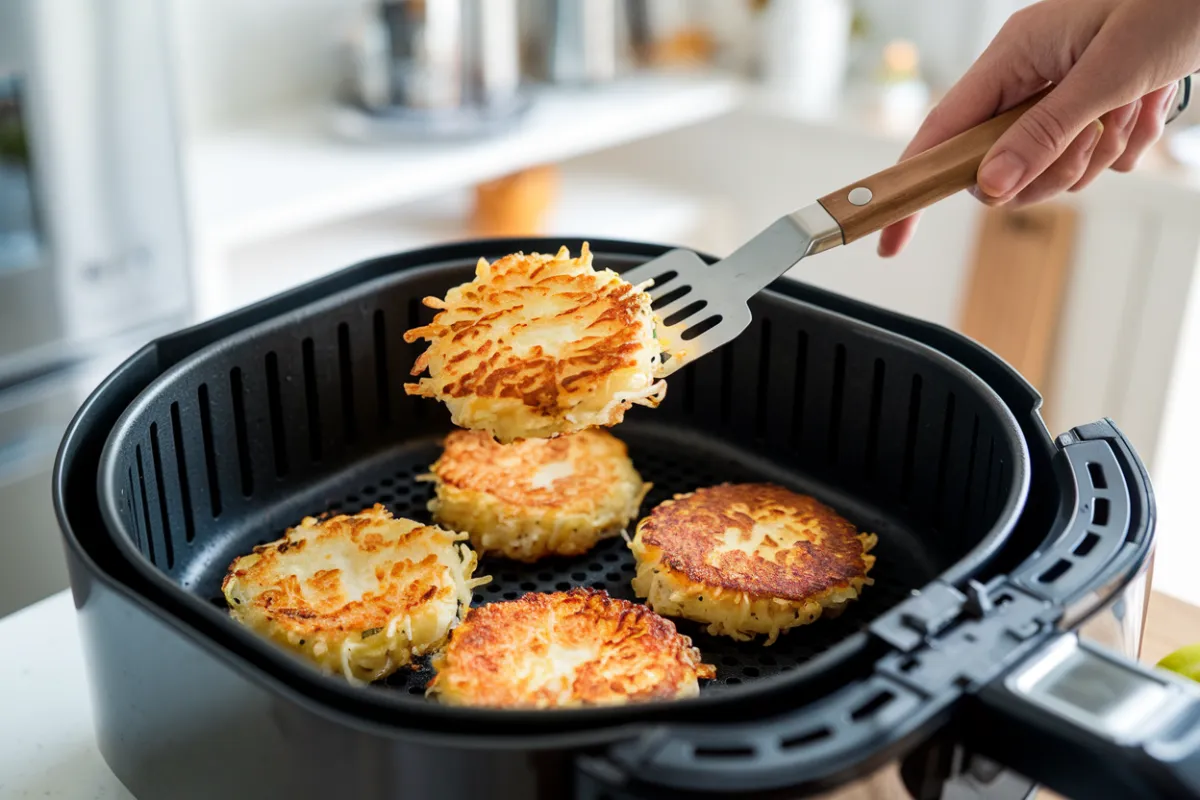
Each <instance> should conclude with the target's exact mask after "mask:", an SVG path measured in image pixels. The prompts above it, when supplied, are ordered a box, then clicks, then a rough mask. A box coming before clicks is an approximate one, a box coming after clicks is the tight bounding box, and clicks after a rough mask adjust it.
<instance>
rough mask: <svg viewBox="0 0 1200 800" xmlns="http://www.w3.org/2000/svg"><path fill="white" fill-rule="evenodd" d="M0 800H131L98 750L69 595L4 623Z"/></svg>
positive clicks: (0, 631) (0, 625) (0, 636)
mask: <svg viewBox="0 0 1200 800" xmlns="http://www.w3.org/2000/svg"><path fill="white" fill-rule="evenodd" d="M0 653H3V654H4V656H3V657H2V658H0V800H18V798H26V797H28V798H38V799H39V800H58V799H59V798H61V799H62V800H130V798H132V797H133V795H132V794H130V793H129V791H128V790H127V789H126V788H125V787H124V786H123V785H122V784H121V782H120V781H118V780H117V778H116V776H115V775H113V774H112V771H111V770H109V768H108V765H107V764H105V763H104V759H103V758H102V757H101V756H100V751H99V750H97V749H96V738H95V733H94V732H93V730H92V700H91V697H90V696H89V694H88V692H89V689H88V685H87V678H86V677H85V667H84V662H83V652H82V650H81V648H80V642H79V623H78V621H77V620H76V618H75V606H74V603H73V601H72V599H71V593H70V592H68V591H64V592H59V593H58V594H56V595H52V596H51V597H48V598H46V599H45V600H42V601H41V602H39V603H35V604H34V605H32V606H29V607H28V608H25V609H22V610H21V611H18V612H16V613H15V614H11V615H9V616H7V617H4V618H3V619H0Z"/></svg>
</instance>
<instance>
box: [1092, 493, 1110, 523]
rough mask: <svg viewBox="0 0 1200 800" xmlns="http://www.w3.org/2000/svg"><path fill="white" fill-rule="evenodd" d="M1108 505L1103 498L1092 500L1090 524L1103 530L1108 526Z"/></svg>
mask: <svg viewBox="0 0 1200 800" xmlns="http://www.w3.org/2000/svg"><path fill="white" fill-rule="evenodd" d="M1108 513H1109V503H1108V500H1106V499H1105V498H1103V497H1096V498H1094V499H1093V500H1092V524H1093V525H1096V526H1097V527H1100V528H1103V527H1104V526H1105V525H1107V524H1108Z"/></svg>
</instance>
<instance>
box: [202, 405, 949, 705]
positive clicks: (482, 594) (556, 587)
mask: <svg viewBox="0 0 1200 800" xmlns="http://www.w3.org/2000/svg"><path fill="white" fill-rule="evenodd" d="M614 433H616V434H617V435H619V436H620V437H621V438H622V439H624V440H625V441H626V442H627V443H628V444H629V447H630V455H631V457H632V458H633V461H634V464H635V466H636V467H637V469H638V470H639V472H640V473H641V474H642V477H643V479H645V480H647V481H649V482H651V483H653V484H654V486H653V488H652V489H651V491H650V493H649V494H648V496H647V497H646V500H645V502H644V503H643V505H642V514H643V515H644V514H645V513H648V512H649V510H650V509H652V508H653V507H654V506H655V505H657V504H658V503H661V502H662V501H663V500H666V499H668V498H670V497H672V496H674V495H675V494H678V493H681V492H687V491H691V490H693V489H696V488H698V487H701V486H711V485H714V484H717V483H721V482H724V481H729V482H748V481H761V480H771V481H776V482H779V483H782V484H784V485H787V486H789V488H792V489H795V490H797V491H807V492H811V493H815V494H818V495H821V496H822V497H823V498H825V499H826V500H828V501H829V502H833V503H834V504H835V505H836V506H837V510H838V511H839V512H841V513H843V514H844V515H846V516H847V517H848V518H849V519H851V521H853V522H855V523H856V524H857V525H859V526H861V529H864V530H870V531H873V532H878V533H880V544H879V546H878V547H877V549H876V550H875V551H874V552H875V554H876V555H877V556H878V561H877V563H876V566H875V568H874V569H873V570H872V572H871V576H872V577H873V578H874V580H875V583H874V585H872V586H868V587H866V588H865V589H864V591H863V594H862V596H861V598H860V599H859V600H858V601H857V602H855V603H852V604H851V605H850V608H849V610H848V611H846V612H845V613H844V614H843V615H842V616H841V617H839V618H837V619H822V620H818V621H817V622H816V623H814V624H812V625H807V626H804V627H801V628H797V629H794V630H792V631H791V632H790V633H787V634H785V635H784V636H782V637H780V638H779V640H777V641H776V642H775V643H774V644H773V645H771V646H770V647H763V646H762V644H761V642H762V641H764V640H763V639H761V638H760V639H759V640H758V642H756V643H742V642H736V641H734V640H733V639H730V638H727V637H722V636H709V635H708V634H707V633H705V632H704V628H703V626H701V625H697V624H694V623H691V622H688V621H686V620H677V621H676V624H677V626H678V628H679V629H680V630H681V631H682V632H684V633H686V634H687V635H688V636H690V637H692V640H693V643H694V644H695V645H696V646H697V647H698V648H700V651H701V653H703V655H704V658H705V661H706V662H707V663H710V664H714V665H715V666H716V667H717V678H716V680H714V681H711V682H707V683H706V684H705V686H704V687H703V690H705V691H708V690H712V689H714V688H717V687H720V686H736V685H738V684H741V683H742V682H744V681H749V680H753V679H755V678H760V677H766V676H769V675H774V674H776V673H778V672H781V671H786V670H789V669H792V668H794V667H796V666H798V665H800V664H802V663H804V662H805V661H807V660H808V659H809V658H811V657H813V656H814V655H817V654H819V653H822V652H824V651H826V650H827V649H829V647H831V646H832V645H833V644H835V643H837V642H838V641H840V640H842V639H843V638H845V637H846V636H847V635H848V634H850V633H853V632H854V631H857V630H860V629H862V628H863V627H864V626H865V625H866V624H868V623H869V622H870V621H871V620H872V619H874V618H875V617H876V616H878V615H879V614H881V613H883V612H884V611H886V610H887V609H888V608H890V607H891V606H893V605H894V604H895V603H896V602H898V601H899V600H901V599H903V598H904V597H905V596H907V595H908V594H909V592H910V591H911V590H912V589H915V588H918V587H920V586H922V585H923V584H924V583H925V582H927V581H928V580H930V579H931V578H932V577H934V575H935V574H936V561H935V560H934V559H935V558H936V554H933V553H930V552H928V551H927V550H928V548H927V547H926V546H923V545H922V544H921V541H920V537H919V536H917V535H915V533H914V532H913V531H912V529H911V528H909V527H908V526H907V525H905V524H902V523H899V522H898V521H896V520H892V519H887V518H885V517H884V516H882V515H881V514H880V513H879V512H878V511H876V510H874V509H871V508H869V507H867V506H865V505H862V504H861V503H860V502H854V501H851V500H850V499H848V498H841V501H840V502H838V501H837V500H836V499H834V498H836V497H837V494H838V493H837V492H836V491H834V490H833V489H831V488H830V487H819V486H814V485H813V483H812V482H811V481H810V480H806V479H805V478H804V477H803V476H800V475H797V474H781V473H780V470H779V469H778V468H777V467H776V468H771V467H770V466H768V465H766V464H764V463H762V462H761V461H759V460H758V459H755V458H754V457H753V456H751V455H749V454H747V453H738V452H736V451H734V450H731V448H729V447H728V446H727V445H721V444H720V443H718V442H715V441H707V442H706V441H705V440H704V439H702V438H698V437H696V436H695V434H694V433H692V432H688V431H678V430H677V431H671V430H669V429H667V430H663V429H658V430H654V429H652V428H650V427H648V426H646V425H645V424H642V425H636V424H634V425H623V426H621V427H620V428H618V429H615V430H614ZM439 452H440V443H439V441H438V439H437V438H430V439H427V440H425V441H420V442H414V443H412V444H411V445H409V446H406V447H404V448H402V449H400V450H399V451H398V452H396V453H395V454H394V456H393V457H392V458H389V459H386V460H385V461H384V463H382V464H380V465H378V466H377V467H375V468H374V469H372V470H371V471H370V473H368V474H366V475H358V474H356V475H355V476H354V477H353V479H352V480H351V481H350V482H348V483H347V484H346V485H344V486H331V487H328V488H327V489H325V490H324V491H325V492H326V495H325V498H326V499H325V500H323V501H321V505H322V509H323V510H326V511H331V512H344V513H354V512H356V511H358V510H360V509H362V508H365V507H367V506H370V505H371V504H373V503H376V502H379V503H383V504H384V505H385V506H387V507H388V508H389V509H390V510H391V511H392V513H393V514H395V515H397V516H404V517H409V518H411V519H416V520H420V521H431V518H430V514H429V512H428V510H427V504H428V502H429V499H430V497H431V496H432V493H433V487H432V485H431V484H430V483H429V482H428V481H420V480H418V479H417V477H418V476H420V475H422V474H425V473H428V471H429V465H430V464H432V463H433V461H434V460H436V458H437V456H438V453H439ZM830 495H833V496H834V498H831V497H830ZM322 509H317V510H318V511H319V510H322ZM278 535H279V533H278V532H277V531H273V530H272V531H262V532H261V535H260V536H258V537H257V538H255V539H254V540H253V541H247V542H240V543H238V545H235V546H234V547H232V548H231V549H232V550H236V551H238V552H243V551H245V550H248V549H249V547H250V546H251V545H253V544H259V543H263V542H267V541H271V540H272V539H276V538H278ZM226 555H227V556H228V557H229V559H231V558H232V555H230V554H226ZM227 563H228V560H227V559H226V558H219V559H212V560H210V561H208V562H207V568H206V569H205V570H203V571H201V572H199V573H196V574H193V575H189V576H188V581H187V582H188V583H189V584H192V585H194V586H195V588H196V590H198V591H202V592H204V593H205V595H206V596H208V597H210V598H211V601H212V603H213V605H215V606H216V607H218V608H220V609H222V610H225V609H226V604H225V598H224V597H223V596H222V595H221V591H220V585H221V580H222V578H223V577H224V574H225V570H224V566H225V565H226V564H227ZM477 574H480V575H491V576H492V582H491V583H489V584H487V585H486V586H482V587H480V588H479V589H478V590H477V591H476V593H475V596H474V598H473V602H472V605H473V606H478V605H482V604H484V603H490V602H496V601H503V600H514V599H516V598H517V597H519V596H521V595H522V594H524V593H526V592H553V591H561V590H567V589H570V588H572V587H576V586H585V587H592V588H595V589H603V590H605V591H607V592H608V593H609V594H610V595H613V596H614V597H621V598H625V599H627V600H633V601H637V597H636V596H635V594H634V592H633V589H632V587H631V585H630V581H631V579H632V578H633V575H634V561H633V556H632V555H631V553H630V552H629V549H628V547H627V545H626V543H625V541H624V539H622V538H619V537H618V538H614V539H609V540H607V541H604V542H601V543H600V545H599V546H597V547H596V548H595V549H593V550H592V551H591V552H590V553H588V554H587V555H585V556H580V557H576V558H554V559H544V560H542V561H539V562H537V563H536V564H522V563H519V562H515V561H509V560H507V559H502V558H494V557H487V558H484V559H482V560H481V562H480V566H479V569H478V571H477ZM432 677H433V673H432V672H431V671H430V670H429V668H428V659H425V660H423V661H422V662H421V668H420V669H419V670H415V671H414V670H400V671H398V672H396V673H394V674H393V675H392V676H391V677H390V678H389V679H388V680H387V681H386V682H385V683H384V684H382V685H383V686H385V687H386V688H388V689H393V690H397V691H407V692H409V693H410V694H413V695H423V694H424V691H425V688H424V687H425V685H426V684H427V683H428V681H429V679H430V678H432Z"/></svg>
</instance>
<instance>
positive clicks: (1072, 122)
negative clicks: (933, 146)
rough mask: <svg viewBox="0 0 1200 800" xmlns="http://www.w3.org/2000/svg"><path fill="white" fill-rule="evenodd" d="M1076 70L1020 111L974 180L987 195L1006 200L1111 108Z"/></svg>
mask: <svg viewBox="0 0 1200 800" xmlns="http://www.w3.org/2000/svg"><path fill="white" fill-rule="evenodd" d="M1073 78H1075V76H1074V75H1070V74H1069V75H1068V76H1067V78H1066V79H1065V80H1064V81H1063V82H1062V83H1061V84H1059V85H1058V86H1056V87H1055V88H1054V89H1053V90H1052V91H1051V92H1050V93H1049V94H1048V95H1046V97H1045V98H1043V99H1042V100H1041V102H1039V103H1037V105H1035V106H1033V107H1032V108H1030V109H1029V110H1028V111H1026V112H1025V113H1024V114H1022V115H1021V116H1020V117H1019V118H1018V119H1017V121H1016V122H1014V123H1013V125H1012V127H1010V128H1009V129H1008V130H1007V131H1005V132H1004V133H1003V134H1002V135H1001V136H1000V138H999V140H997V142H996V144H994V145H993V146H992V148H991V150H989V151H988V153H987V155H985V156H984V157H983V161H982V163H981V164H980V166H979V172H978V174H977V176H976V182H977V183H978V185H979V190H980V192H982V193H983V194H984V195H986V196H987V198H988V199H989V200H992V201H998V202H1004V201H1007V200H1009V199H1011V198H1013V197H1015V196H1016V195H1017V194H1019V193H1020V192H1021V190H1022V189H1024V188H1025V187H1027V186H1028V185H1029V184H1030V183H1032V182H1033V181H1034V179H1035V178H1037V177H1038V176H1039V175H1041V174H1042V173H1043V172H1045V171H1046V169H1047V168H1048V167H1050V165H1051V164H1053V163H1054V162H1055V161H1056V160H1057V159H1058V157H1059V156H1061V155H1062V154H1063V152H1064V151H1065V150H1066V149H1067V147H1068V146H1070V144H1071V142H1073V141H1075V138H1076V137H1077V136H1078V135H1079V134H1080V132H1082V131H1083V129H1084V128H1086V127H1087V126H1088V125H1090V124H1091V123H1092V122H1093V121H1094V120H1096V119H1097V118H1098V117H1099V116H1100V115H1101V114H1103V113H1104V112H1105V111H1107V110H1109V109H1102V108H1100V107H1099V106H1100V105H1102V103H1099V102H1097V98H1095V97H1089V96H1087V94H1085V92H1084V91H1083V90H1081V88H1080V81H1079V80H1073Z"/></svg>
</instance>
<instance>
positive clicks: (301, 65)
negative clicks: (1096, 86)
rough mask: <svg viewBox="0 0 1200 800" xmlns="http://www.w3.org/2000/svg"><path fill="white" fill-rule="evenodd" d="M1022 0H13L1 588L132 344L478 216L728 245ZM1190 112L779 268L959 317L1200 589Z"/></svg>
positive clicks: (1199, 250)
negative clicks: (1122, 142) (1116, 153)
mask: <svg viewBox="0 0 1200 800" xmlns="http://www.w3.org/2000/svg"><path fill="white" fill-rule="evenodd" d="M1025 4H1026V3H1025V2H1022V1H1021V0H973V2H961V0H904V1H900V0H758V1H757V2H750V1H749V0H254V2H246V1H245V0H95V2H88V3H78V2H71V1H70V0H5V2H4V3H3V4H0V615H3V614H5V613H7V612H9V611H11V610H14V609H16V608H18V607H20V606H23V605H25V604H27V603H29V602H32V601H34V600H36V599H39V598H41V597H44V596H46V595H48V594H50V593H52V592H54V591H56V590H59V589H61V588H63V587H65V586H66V575H65V573H64V569H63V566H62V563H61V551H60V545H59V541H58V533H57V529H56V525H55V521H54V519H53V515H52V511H51V506H50V489H49V483H50V468H51V462H52V459H53V456H54V451H55V447H56V445H57V443H58V440H59V437H60V435H61V433H62V431H63V428H64V426H65V425H66V424H67V422H68V420H69V418H70V416H71V414H72V413H73V411H74V409H75V408H76V407H77V406H78V404H79V403H80V402H82V400H83V399H84V398H85V397H86V395H87V393H88V392H90V391H91V390H92V389H93V388H94V387H95V386H96V385H97V383H98V381H100V380H101V379H102V378H103V377H104V375H105V374H107V372H108V371H109V370H111V369H112V368H113V366H115V364H116V363H118V362H119V361H120V360H121V359H123V358H124V357H126V356H127V355H128V354H129V353H130V352H132V350H133V349H134V348H136V347H137V346H138V345H140V344H141V343H143V342H145V341H146V340H148V339H150V338H152V337H154V336H157V335H160V334H161V333H163V332H165V331H168V330H171V329H173V328H176V327H179V326H181V325H185V324H189V323H192V322H195V321H198V320H203V319H207V318H211V317H213V316H216V315H219V314H222V313H224V312H227V311H229V310H231V309H233V308H236V307H239V306H242V305H244V304H247V303H252V302H254V301H256V300H259V299H261V298H264V297H267V296H269V295H272V294H274V293H277V292H279V291H281V290H284V289H287V288H288V287H291V286H295V285H297V284H300V283H303V282H305V281H308V280H310V279H312V278H315V277H317V276H319V275H322V274H325V273H327V272H329V271H331V270H336V269H338V268H340V267H343V266H346V265H349V264H351V263H353V262H355V261H358V260H360V259H364V258H369V257H371V256H375V255H379V254H383V253H388V252H393V251H397V250H404V249H409V248H415V247H421V246H423V245H427V244H432V243H436V242H441V241H446V240H452V239H461V238H468V237H474V236H482V235H488V236H490V235H521V234H542V235H549V236H556V235H563V236H566V235H584V236H588V237H592V238H605V237H608V238H625V239H636V240H650V241H658V242H666V243H672V244H678V245H684V246H689V247H694V248H699V249H701V250H704V251H707V252H710V253H714V254H718V255H721V254H725V253H727V252H729V251H730V250H731V249H732V248H733V247H734V246H735V245H736V244H738V243H739V242H740V241H742V240H744V239H745V238H746V237H748V236H751V235H753V234H754V233H756V232H757V231H758V230H759V229H760V228H761V227H763V226H765V225H766V224H767V223H769V222H771V221H773V220H774V219H775V218H776V217H778V216H779V215H781V214H783V213H785V212H788V211H791V210H792V209H794V208H795V207H798V206H800V205H804V204H806V203H808V202H810V201H811V200H812V199H814V198H816V197H818V196H820V195H822V194H825V193H826V192H828V191H830V190H831V189H833V188H836V187H838V186H841V185H844V184H846V183H848V182H850V181H852V180H854V179H856V178H860V177H863V176H865V175H867V174H869V173H871V172H874V171H875V170H878V169H880V168H882V167H884V166H887V165H888V164H890V163H892V162H893V161H894V160H895V159H896V157H897V156H898V154H899V153H900V151H901V149H902V148H903V146H904V144H905V142H906V140H907V138H908V137H909V136H910V135H911V133H912V132H913V130H914V129H915V127H916V125H917V124H918V123H919V121H920V120H921V118H922V116H923V115H924V113H925V111H926V110H927V108H928V107H929V105H930V104H931V103H933V102H935V101H936V99H937V98H938V96H939V94H940V93H941V92H943V91H944V90H945V89H946V87H947V86H949V85H950V84H951V83H952V82H953V81H954V79H955V78H956V77H957V76H958V75H960V74H961V73H962V71H963V70H964V69H965V68H966V67H967V66H968V65H969V64H970V63H971V61H972V60H973V58H974V57H975V56H976V55H977V54H978V53H979V52H981V51H982V49H983V47H984V46H985V45H986V43H987V42H988V40H989V39H990V38H991V37H992V35H994V33H995V31H996V30H997V29H998V28H999V26H1000V25H1001V24H1002V22H1003V21H1004V19H1005V18H1006V17H1007V16H1008V15H1009V14H1011V13H1012V12H1013V11H1015V10H1016V9H1018V8H1019V7H1020V6H1022V5H1025ZM1198 118H1200V116H1197V115H1196V114H1188V115H1185V117H1183V118H1181V119H1180V120H1179V121H1177V122H1176V123H1175V124H1174V125H1173V126H1172V130H1171V131H1170V132H1169V135H1168V137H1167V138H1166V139H1165V140H1164V141H1163V142H1162V143H1161V144H1160V146H1159V148H1158V149H1157V151H1156V152H1155V153H1154V154H1153V156H1152V157H1151V158H1149V159H1147V161H1146V163H1144V164H1143V165H1142V166H1141V167H1140V168H1139V170H1138V171H1136V172H1135V173H1133V174H1131V175H1116V174H1109V175H1106V176H1104V177H1103V178H1102V179H1101V180H1100V181H1098V182H1097V183H1096V184H1095V185H1094V186H1093V187H1091V188H1089V189H1088V190H1087V191H1086V192H1084V193H1082V194H1080V195H1077V196H1071V197H1067V198H1064V199H1062V200H1061V201H1056V202H1054V203H1050V204H1046V205H1043V206H1040V207H1037V208H1033V209H1028V210H1025V211H1021V212H1013V211H1007V210H1003V209H1001V210H993V211H987V210H985V209H984V208H983V207H982V206H980V205H979V204H977V203H975V202H974V201H973V200H971V199H970V198H968V197H965V196H960V197H955V198H951V199H950V200H948V201H946V202H944V203H942V204H940V205H939V206H938V207H936V208H934V209H932V210H931V211H930V212H928V213H927V214H926V215H925V218H924V221H923V223H922V226H921V231H920V234H919V236H918V238H917V239H916V241H915V242H914V243H913V244H912V246H910V247H909V249H908V250H907V251H906V252H905V253H904V254H903V256H901V257H900V258H898V259H896V260H894V261H881V260H880V259H878V258H877V257H876V255H875V250H874V245H873V243H862V244H860V245H857V246H854V247H850V248H845V249H843V250H839V251H834V252H832V253H829V254H828V255H825V256H822V257H821V258H820V259H818V260H815V261H813V262H811V263H806V264H804V265H803V266H802V267H800V268H799V269H798V270H797V271H796V275H795V277H796V278H798V279H800V280H804V281H809V282H812V283H815V284H818V285H821V286H824V287H827V288H830V289H833V290H835V291H838V292H842V293H845V294H848V295H851V296H854V297H857V298H861V299H863V300H866V301H869V302H873V303H878V304H880V305H883V306H887V307H889V308H893V309H897V310H899V311H902V312H905V313H908V314H912V315H915V316H917V317H921V318H923V319H926V320H930V321H933V322H937V323H940V324H943V325H947V326H951V327H954V328H957V329H959V330H962V331H964V332H966V333H968V334H969V335H971V336H973V337H975V338H977V339H979V340H981V341H983V342H984V343H985V344H987V345H989V346H990V347H992V348H993V349H995V350H996V351H997V352H999V353H1000V354H1001V355H1003V356H1004V357H1005V358H1006V359H1008V360H1009V361H1010V362H1011V363H1012V364H1014V365H1015V366H1016V367H1018V368H1019V369H1020V370H1021V371H1022V372H1023V373H1024V374H1025V375H1026V376H1027V377H1028V378H1029V379H1030V380H1031V381H1032V382H1033V383H1034V384H1035V385H1037V386H1038V387H1039V388H1040V389H1041V390H1042V392H1043V393H1044V395H1045V397H1046V407H1045V414H1046V419H1047V423H1048V425H1049V426H1050V428H1051V429H1052V430H1054V431H1056V432H1057V431H1060V430H1062V429H1065V428H1067V427H1070V426H1071V425H1074V424H1080V423H1084V422H1089V421H1092V420H1093V419H1096V418H1098V417H1101V416H1106V415H1107V416H1111V417H1113V418H1114V419H1115V420H1116V421H1117V422H1118V424H1119V425H1120V426H1121V427H1122V428H1123V429H1124V430H1125V431H1126V432H1127V433H1128V434H1129V435H1130V436H1131V438H1132V439H1133V441H1134V442H1135V444H1136V446H1137V447H1138V448H1139V450H1140V452H1141V454H1142V455H1143V457H1144V458H1145V459H1146V461H1147V462H1148V464H1149V465H1150V467H1151V471H1152V473H1153V477H1154V480H1155V483H1156V487H1157V491H1158V495H1159V502H1160V512H1161V513H1160V519H1159V535H1160V542H1161V544H1160V547H1159V553H1158V558H1157V563H1156V566H1155V572H1154V580H1155V585H1156V588H1158V589H1160V590H1162V591H1165V592H1167V593H1170V594H1174V595H1177V596H1179V597H1183V598H1184V599H1190V600H1191V601H1192V602H1200V582H1197V581H1195V580H1194V579H1193V578H1192V577H1191V574H1192V571H1193V570H1192V567H1193V565H1194V564H1196V563H1200V531H1195V530H1193V528H1192V524H1193V523H1192V520H1191V519H1190V512H1189V510H1188V506H1187V503H1188V499H1187V498H1188V496H1189V493H1190V491H1193V489H1192V486H1193V485H1194V484H1195V483H1196V482H1197V480H1196V479H1197V478H1198V477H1200V468H1198V467H1197V466H1196V461H1197V456H1198V454H1200V427H1197V424H1196V422H1195V420H1194V419H1193V415H1192V414H1191V413H1189V412H1190V409H1192V408H1195V407H1196V405H1197V400H1198V399H1200V296H1198V295H1200V281H1195V280H1193V275H1194V272H1195V270H1196V265H1197V256H1198V255H1200V127H1193V126H1192V125H1193V122H1194V121H1195V120H1196V119H1198Z"/></svg>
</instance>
